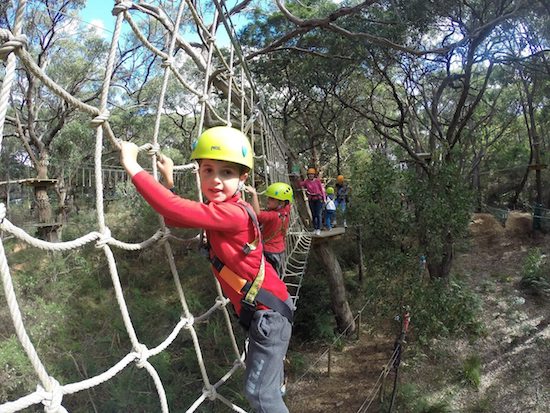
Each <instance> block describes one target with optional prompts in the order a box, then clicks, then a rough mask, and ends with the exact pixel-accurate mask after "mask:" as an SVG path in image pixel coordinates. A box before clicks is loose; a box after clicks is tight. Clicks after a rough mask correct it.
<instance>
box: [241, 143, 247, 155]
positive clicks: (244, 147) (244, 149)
mask: <svg viewBox="0 0 550 413" xmlns="http://www.w3.org/2000/svg"><path fill="white" fill-rule="evenodd" d="M247 152H248V149H247V148H246V146H244V145H243V146H242V153H243V158H246V153H247Z"/></svg>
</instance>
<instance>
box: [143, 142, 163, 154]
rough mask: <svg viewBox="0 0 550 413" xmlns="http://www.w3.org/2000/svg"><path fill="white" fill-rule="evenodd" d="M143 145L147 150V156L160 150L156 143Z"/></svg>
mask: <svg viewBox="0 0 550 413" xmlns="http://www.w3.org/2000/svg"><path fill="white" fill-rule="evenodd" d="M144 146H147V148H144V150H146V151H147V155H149V156H153V155H157V154H158V153H159V152H160V145H159V144H158V143H148V144H146V145H144Z"/></svg>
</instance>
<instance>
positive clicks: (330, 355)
mask: <svg viewBox="0 0 550 413" xmlns="http://www.w3.org/2000/svg"><path fill="white" fill-rule="evenodd" d="M331 364H332V346H330V347H329V348H328V366H327V377H330V365H331Z"/></svg>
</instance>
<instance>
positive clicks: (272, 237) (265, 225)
mask: <svg viewBox="0 0 550 413" xmlns="http://www.w3.org/2000/svg"><path fill="white" fill-rule="evenodd" d="M258 221H259V222H260V224H261V225H262V238H263V240H264V250H265V251H266V252H274V253H280V252H283V251H284V250H285V248H286V242H285V241H286V233H287V231H288V226H289V224H290V204H289V205H285V206H284V207H283V208H280V209H268V210H265V211H261V212H260V214H259V215H258Z"/></svg>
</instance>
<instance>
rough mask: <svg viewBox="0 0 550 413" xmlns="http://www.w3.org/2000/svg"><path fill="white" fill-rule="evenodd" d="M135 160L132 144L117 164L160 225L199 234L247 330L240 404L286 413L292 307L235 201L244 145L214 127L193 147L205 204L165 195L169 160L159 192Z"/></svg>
mask: <svg viewBox="0 0 550 413" xmlns="http://www.w3.org/2000/svg"><path fill="white" fill-rule="evenodd" d="M137 155H138V147H137V146H136V145H135V144H133V143H131V142H122V143H121V163H122V165H123V166H124V168H125V169H126V172H127V173H128V175H129V176H130V177H131V178H132V182H133V184H134V185H135V187H136V189H137V190H138V192H139V193H140V194H141V195H142V196H143V198H144V199H145V200H146V201H147V202H148V203H149V204H150V205H151V206H152V207H153V209H155V211H157V212H158V213H159V214H161V215H162V216H163V217H164V219H165V222H166V224H167V225H170V226H177V227H185V228H204V229H205V233H206V236H207V239H208V243H209V246H210V248H209V255H210V261H211V263H212V271H213V273H214V276H215V277H216V278H217V279H218V281H219V282H220V285H221V287H222V290H223V292H224V294H225V295H226V296H227V297H228V298H229V300H230V301H231V304H232V305H233V307H234V309H235V312H236V314H237V315H238V317H239V322H240V323H241V324H242V325H243V326H244V327H245V328H246V329H247V331H248V339H249V343H248V350H247V354H246V359H245V363H246V373H245V384H244V393H245V396H246V398H247V399H248V401H249V402H250V404H251V406H252V407H253V409H254V410H255V411H256V412H258V413H288V408H287V407H286V405H285V403H284V400H283V397H282V393H281V385H282V384H283V380H284V370H283V361H284V358H285V354H286V351H287V348H288V344H289V341H290V336H291V330H292V327H291V323H292V317H293V305H292V301H291V299H290V297H289V294H288V291H287V288H286V285H285V284H284V283H283V282H282V281H281V280H280V279H279V277H278V276H277V273H276V272H275V270H274V269H273V267H272V266H271V265H265V260H264V257H263V246H262V242H261V233H260V228H259V224H258V222H257V218H256V215H255V213H254V211H253V209H252V207H251V206H250V205H249V204H248V203H246V202H244V201H243V200H241V196H240V189H242V188H243V186H244V182H245V181H246V179H247V178H248V173H249V171H250V170H251V168H252V166H253V153H252V148H251V146H250V143H249V141H248V138H247V137H246V136H245V135H244V134H243V133H242V132H241V131H239V130H237V129H233V128H230V127H215V128H211V129H207V130H206V131H204V132H203V133H202V134H201V136H200V137H199V138H198V139H197V140H196V141H195V142H194V147H193V151H192V153H191V158H192V159H196V160H197V161H198V163H199V176H200V180H201V191H202V193H203V194H204V196H205V198H206V199H207V201H206V202H205V203H201V202H197V201H193V200H189V199H185V198H181V197H179V196H177V195H176V194H174V193H173V192H172V191H171V190H170V189H172V187H173V184H174V180H173V166H174V164H173V162H172V160H171V159H170V158H168V157H166V156H163V155H159V156H158V160H157V166H158V168H159V171H160V172H161V174H162V175H163V178H164V182H165V185H166V186H167V187H168V188H165V187H164V186H163V185H162V184H160V183H159V182H157V181H156V180H155V179H154V178H153V177H152V176H151V175H150V174H149V173H147V172H146V171H145V170H143V168H142V167H141V166H140V165H139V163H138V162H137ZM256 287H257V288H258V289H257V290H256ZM255 291H257V293H255Z"/></svg>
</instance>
